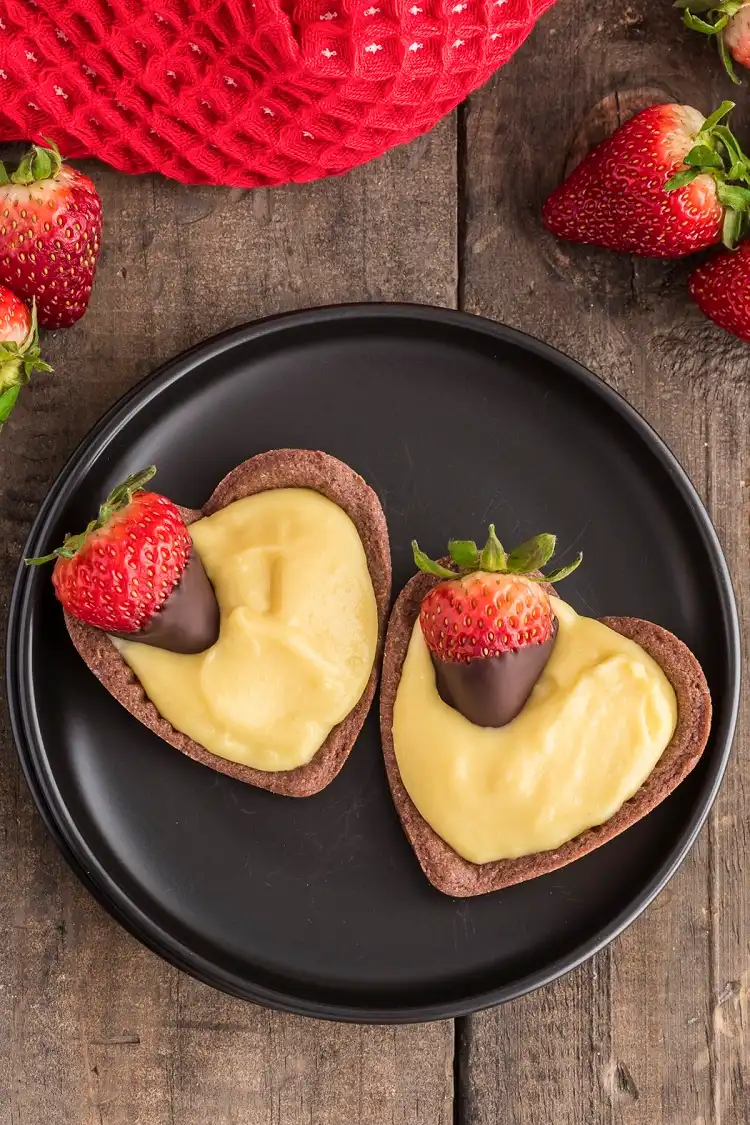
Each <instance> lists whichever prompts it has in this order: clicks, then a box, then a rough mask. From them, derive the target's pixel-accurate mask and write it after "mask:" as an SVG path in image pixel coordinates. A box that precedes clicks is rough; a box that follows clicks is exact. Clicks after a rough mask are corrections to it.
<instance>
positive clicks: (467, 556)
mask: <svg viewBox="0 0 750 1125" xmlns="http://www.w3.org/2000/svg"><path fill="white" fill-rule="evenodd" d="M412 550H413V552H414V561H415V563H416V564H417V566H418V567H419V569H420V570H422V571H424V572H425V573H426V574H431V575H434V576H435V577H436V578H439V579H441V580H442V581H440V582H437V583H436V584H435V585H434V586H433V587H432V589H431V590H430V591H429V593H427V594H426V595H425V597H424V599H423V601H422V606H421V609H420V613H419V622H420V626H421V629H422V634H423V636H424V639H425V643H426V645H427V648H428V649H429V652H430V656H431V658H432V664H433V667H434V669H435V682H436V686H437V690H438V693H439V695H440V698H441V699H442V700H443V702H444V703H447V704H448V706H450V707H453V708H455V710H456V711H459V712H460V713H461V714H462V715H463V716H464V718H466V719H468V720H469V722H472V723H474V724H475V725H476V726H480V727H502V726H505V725H506V724H507V723H509V722H511V721H512V720H513V719H515V717H516V716H517V715H518V714H519V712H520V711H521V709H522V707H523V706H524V704H525V703H526V700H527V699H528V698H529V696H530V695H531V691H532V689H533V687H534V684H535V683H536V682H537V680H538V679H539V677H540V676H541V674H542V672H543V670H544V667H545V665H546V663H547V661H548V660H549V658H550V655H551V653H552V649H553V647H554V644H555V637H556V634H557V619H556V617H555V615H554V612H553V609H552V605H551V602H550V599H549V595H548V593H547V590H546V589H545V584H551V583H554V582H559V581H560V580H561V579H562V578H566V577H567V576H568V575H569V574H571V573H572V572H573V571H574V570H575V569H576V567H577V566H578V565H579V564H580V562H581V559H582V558H583V556H582V555H579V556H578V558H576V559H575V560H574V561H573V562H572V563H570V564H569V565H568V566H564V567H562V568H561V569H559V570H556V571H555V572H554V573H552V574H546V575H545V574H542V573H541V567H543V566H545V565H546V564H547V563H548V562H549V560H550V559H551V558H552V555H553V554H554V551H555V536H554V535H537V536H535V537H534V538H533V539H530V540H528V542H526V543H522V544H521V546H520V547H516V548H515V550H513V551H511V552H510V553H508V554H506V552H505V550H504V549H503V547H502V544H501V543H500V541H499V540H498V538H497V535H496V534H495V528H494V525H490V531H489V537H488V539H487V543H486V544H485V546H484V548H483V549H482V550H481V551H480V550H479V549H478V548H477V545H476V543H474V542H473V541H465V540H451V541H450V543H449V544H448V551H449V558H448V559H446V560H443V561H442V562H433V560H432V559H430V558H428V557H427V555H425V554H424V552H423V551H420V549H419V546H418V544H417V543H416V541H414V542H413V543H412Z"/></svg>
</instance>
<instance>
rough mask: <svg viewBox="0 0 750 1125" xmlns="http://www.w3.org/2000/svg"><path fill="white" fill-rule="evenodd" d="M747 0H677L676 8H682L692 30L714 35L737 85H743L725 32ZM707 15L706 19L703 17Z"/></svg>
mask: <svg viewBox="0 0 750 1125" xmlns="http://www.w3.org/2000/svg"><path fill="white" fill-rule="evenodd" d="M746 4H747V0H724V2H723V3H722V2H721V0H719V3H717V2H716V0H675V5H674V6H675V8H679V9H681V10H682V22H683V23H684V24H685V27H687V28H689V29H690V31H699V32H700V33H701V35H713V36H715V37H716V43H717V46H718V48H719V55H720V56H721V61H722V62H723V64H724V69H725V70H726V72H727V74H728V75H729V77H730V78H731V79H732V81H733V82H734V84H735V86H741V85H742V81H741V79H739V78H738V77H737V72H736V71H735V69H734V62H733V60H732V56H731V54H730V52H729V49H728V47H727V43H726V39H725V37H724V32H725V30H726V29H727V27H728V26H729V24H730V22H731V21H732V19H733V17H734V16H736V15H737V13H738V12H739V10H740V8H744V7H745V5H746ZM702 16H705V17H706V18H705V19H702V18H701V17H702Z"/></svg>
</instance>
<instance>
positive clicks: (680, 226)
mask: <svg viewBox="0 0 750 1125" xmlns="http://www.w3.org/2000/svg"><path fill="white" fill-rule="evenodd" d="M732 108H733V105H732V103H731V102H724V103H723V105H722V106H721V107H720V108H719V109H718V110H717V111H716V113H714V114H712V115H711V117H709V118H708V119H705V118H704V117H703V116H702V115H701V114H700V113H698V111H697V110H695V109H692V108H691V107H690V106H684V105H655V106H651V107H649V108H648V109H644V110H643V111H642V112H641V113H638V114H636V116H635V117H633V118H631V119H630V120H629V121H626V122H625V124H624V125H622V126H620V128H619V129H618V130H617V131H616V132H615V133H613V135H612V136H611V137H608V138H607V139H606V140H604V141H602V143H601V144H599V145H597V147H596V148H594V149H593V150H592V151H591V152H590V153H589V154H588V156H586V157H585V158H584V160H583V161H582V163H581V164H579V165H578V167H577V168H576V169H575V170H574V171H573V172H572V173H571V175H570V176H569V177H568V179H567V180H566V181H565V183H563V184H562V185H561V186H560V187H559V188H557V190H556V191H554V192H553V193H552V195H550V197H549V198H548V199H547V201H546V203H545V204H544V209H543V221H544V224H545V226H546V227H548V229H549V230H551V231H552V233H553V234H556V235H557V236H558V237H559V238H567V239H570V241H572V242H584V243H588V244H591V245H593V246H603V247H604V248H605V249H607V250H619V251H622V252H624V253H628V254H640V255H643V256H645V257H655V258H679V257H682V256H683V255H685V254H693V253H695V251H697V250H704V249H705V248H706V247H708V246H713V245H714V243H716V242H719V241H721V239H722V237H723V238H724V241H725V243H726V244H727V245H728V246H729V245H733V244H734V242H736V240H737V237H738V235H739V232H740V228H741V226H742V223H743V219H744V216H745V214H746V212H747V210H748V207H750V190H748V186H750V165H748V163H747V161H746V158H745V157H744V155H743V153H742V151H741V150H740V148H739V145H738V144H737V142H736V140H735V139H734V137H733V136H732V134H731V132H730V131H729V129H728V128H727V127H726V126H723V125H721V124H720V122H721V120H722V118H723V117H725V116H726V114H727V113H728V112H729V111H730V109H732ZM729 180H733V181H736V182H735V183H730V182H728V181H729Z"/></svg>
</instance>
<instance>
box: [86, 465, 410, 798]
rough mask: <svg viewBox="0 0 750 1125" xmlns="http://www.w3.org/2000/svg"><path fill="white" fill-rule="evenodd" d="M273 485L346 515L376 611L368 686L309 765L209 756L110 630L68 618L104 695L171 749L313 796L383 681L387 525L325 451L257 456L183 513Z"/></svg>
mask: <svg viewBox="0 0 750 1125" xmlns="http://www.w3.org/2000/svg"><path fill="white" fill-rule="evenodd" d="M276 488H309V489H312V490H313V491H315V492H320V493H321V494H322V495H323V496H326V497H327V498H328V499H329V500H332V501H333V502H334V504H338V506H339V507H340V508H342V509H343V510H344V511H345V512H346V514H347V515H348V516H349V518H350V519H351V520H352V522H353V523H354V525H355V527H356V528H357V531H358V532H359V536H360V539H361V540H362V545H363V547H364V550H365V555H366V557H367V567H368V570H369V572H370V578H371V580H372V586H373V590H374V592H375V602H376V605H377V610H378V649H377V654H376V657H375V661H374V663H373V667H372V672H371V674H370V679H369V680H368V682H367V686H366V688H365V690H364V692H363V693H362V695H361V697H360V699H359V702H358V703H357V705H356V706H355V707H354V708H353V709H352V710H351V711H350V712H349V714H348V715H347V716H346V718H345V719H343V720H342V721H341V722H340V723H338V724H337V726H335V727H334V728H333V730H332V731H331V733H330V734H329V735H328V738H327V739H326V740H325V742H324V743H323V745H322V746H321V747H320V749H319V750H318V752H317V753H316V754H315V756H314V757H313V758H312V760H311V761H310V762H308V763H307V765H304V766H298V767H297V768H296V769H293V770H285V771H282V772H278V773H269V772H268V771H266V770H257V769H253V768H252V767H250V766H243V765H239V764H238V763H236V762H230V761H227V760H226V759H224V758H220V757H219V756H218V755H216V754H212V753H211V752H210V751H209V750H206V748H205V747H204V746H201V745H200V744H199V743H197V742H194V741H193V740H192V739H191V738H188V736H187V735H185V734H182V733H181V732H180V731H178V730H176V729H175V728H174V727H173V726H172V724H171V723H169V722H167V720H166V719H164V718H162V716H161V715H160V714H159V712H158V711H157V709H156V707H155V706H154V704H153V703H152V702H151V700H150V699H149V698H148V696H147V695H146V693H145V691H144V690H143V687H142V686H141V683H140V681H139V680H138V678H137V677H136V675H135V673H134V672H132V671H131V669H130V668H129V666H128V665H127V664H126V663H125V661H124V660H123V658H122V656H121V655H120V653H119V652H118V651H117V649H116V648H115V646H114V644H113V643H112V641H111V640H110V639H109V637H108V636H107V634H106V633H103V632H102V631H101V630H100V629H95V628H93V627H92V626H90V625H85V624H84V623H83V622H82V621H78V620H77V619H76V618H73V617H70V616H68V614H66V615H65V623H66V625H67V628H68V633H69V634H70V637H71V640H72V641H73V644H74V645H75V647H76V648H77V650H78V652H79V653H80V655H81V656H82V658H83V660H84V661H85V662H86V664H87V665H88V666H89V668H90V669H91V671H92V672H93V673H94V675H95V676H96V677H97V679H98V680H99V681H100V682H101V683H102V684H103V685H104V687H105V688H106V689H107V691H108V692H109V693H110V694H111V695H113V696H114V697H115V699H116V700H117V701H118V702H119V703H121V704H122V706H123V707H124V708H125V709H126V710H127V711H129V712H130V713H131V715H134V716H135V718H136V719H139V720H140V722H142V723H143V724H144V726H147V727H148V728H149V729H150V730H152V731H154V733H155V734H158V735H159V737H160V738H163V739H164V741H165V742H168V743H169V744H170V746H174V747H175V749H177V750H180V751H181V752H182V753H183V754H187V755H188V757H189V758H193V759H194V760H195V761H196V762H202V763H203V765H205V766H210V767H211V769H214V770H217V771H218V772H219V773H225V774H228V775H229V776H230V777H234V778H236V779H237V780H238V781H244V782H246V783H247V784H248V785H255V786H258V787H259V788H260V789H269V790H271V792H272V793H279V794H282V795H283V796H286V797H309V796H312V794H313V793H318V792H320V790H321V789H324V788H325V786H326V785H328V783H329V782H330V781H332V780H333V779H334V777H335V776H336V774H337V773H338V772H339V770H340V769H341V767H342V766H343V764H344V762H345V761H346V759H347V757H348V756H349V751H350V750H351V748H352V746H353V745H354V742H355V740H356V738H357V735H358V734H359V732H360V730H361V728H362V724H363V723H364V721H365V718H366V717H367V712H368V711H369V709H370V704H371V703H372V698H373V695H374V694H375V687H376V684H377V679H378V669H379V666H380V657H381V653H382V647H383V637H384V634H385V626H386V620H387V614H388V604H389V601H390V594H391V553H390V545H389V541H388V527H387V525H386V522H385V515H384V514H383V509H382V507H381V505H380V501H379V500H378V497H377V496H376V494H375V493H374V492H373V490H372V489H371V488H370V487H369V485H368V484H367V483H366V482H365V481H364V480H363V479H362V477H360V476H358V474H357V473H355V472H354V470H353V469H351V468H349V466H348V465H345V464H344V462H343V461H339V460H338V459H337V458H335V457H331V456H330V454H328V453H320V452H316V451H313V450H308V449H275V450H272V451H271V452H269V453H260V454H258V455H257V456H256V457H251V458H250V460H249V461H244V462H243V463H242V464H241V465H238V466H237V468H236V469H233V470H232V471H231V473H229V474H228V475H227V476H226V477H224V479H223V480H222V481H221V482H220V483H219V484H218V485H217V486H216V488H215V489H214V491H213V493H212V495H211V497H210V498H209V500H208V501H207V502H206V503H205V504H204V506H203V508H202V509H200V510H194V509H189V508H181V509H180V510H181V512H182V515H183V518H184V519H185V522H186V523H188V524H190V523H194V522H195V521H196V520H198V519H201V518H202V517H203V516H210V515H213V514H214V513H215V512H218V511H220V510H221V509H222V508H226V507H227V506H228V505H229V504H231V503H233V502H234V501H235V500H241V499H243V498H244V497H246V496H255V495H256V494H257V493H259V492H267V491H269V490H271V489H276Z"/></svg>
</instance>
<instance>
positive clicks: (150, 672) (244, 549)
mask: <svg viewBox="0 0 750 1125" xmlns="http://www.w3.org/2000/svg"><path fill="white" fill-rule="evenodd" d="M190 534H191V536H192V538H193V544H194V548H195V550H196V551H197V552H198V554H199V556H200V559H201V561H202V563H203V566H204V567H205V570H206V573H207V574H208V576H209V578H210V579H211V582H212V583H213V586H214V590H215V591H216V596H217V600H218V603H219V609H220V612H221V627H220V634H219V639H218V641H217V642H216V644H215V645H213V646H212V647H211V648H209V649H207V650H206V651H205V652H202V653H199V654H198V655H197V656H186V655H182V654H180V653H174V652H167V651H166V650H164V649H159V648H153V647H150V646H148V645H144V644H139V643H137V642H134V641H120V640H118V641H115V643H116V644H117V647H118V649H119V651H120V652H121V653H122V655H123V657H124V659H125V660H126V661H127V663H128V664H129V665H130V667H131V668H132V669H133V671H134V672H135V674H136V676H137V677H138V679H139V680H140V681H141V684H142V685H143V688H144V690H145V692H146V694H147V695H148V697H149V699H150V700H151V701H152V703H154V705H155V706H156V708H157V710H158V711H159V712H160V714H161V715H162V716H163V717H164V718H165V719H167V720H168V721H169V722H170V723H171V724H172V725H173V726H174V727H176V729H177V730H179V731H182V732H183V733H184V734H186V735H188V736H189V737H190V738H192V739H193V740H194V741H195V742H198V743H200V744H201V745H202V746H205V747H206V749H207V750H210V751H211V752H212V753H213V754H218V755H219V756H220V757H222V758H227V759H229V760H230V761H232V762H240V763H242V764H243V765H247V766H253V767H255V768H256V769H261V770H269V771H276V770H290V769H294V768H295V767H296V766H302V765H304V764H305V763H307V762H309V761H310V759H311V758H312V757H313V756H314V755H315V753H316V751H317V750H318V749H319V748H320V746H321V745H322V744H323V742H324V741H325V739H326V738H327V736H328V734H329V733H330V731H331V729H332V727H334V726H335V725H336V724H337V723H339V722H340V721H341V720H342V719H343V718H345V716H346V715H348V714H349V712H350V711H351V710H352V708H353V707H354V706H355V705H356V704H357V702H358V701H359V698H360V696H361V695H362V692H363V691H364V689H365V686H366V684H367V681H368V679H369V677H370V673H371V671H372V666H373V662H374V660H375V654H376V649H377V640H378V616H377V606H376V603H375V594H374V592H373V588H372V582H371V580H370V574H369V571H368V569H367V559H366V556H365V551H364V548H363V546H362V541H361V539H360V537H359V533H358V532H357V529H356V527H355V526H354V524H353V523H352V521H351V519H350V518H349V516H348V515H347V514H346V513H345V512H344V511H343V510H342V509H341V508H339V507H338V506H337V505H336V504H334V503H333V502H332V501H331V500H328V499H327V498H326V497H324V496H322V495H320V493H318V492H313V491H311V490H309V489H304V488H288V489H274V490H272V491H268V492H262V493H259V494H258V495H256V496H250V497H247V498H246V499H243V500H237V501H235V503H233V504H230V505H228V506H227V507H226V508H224V509H222V510H221V511H219V512H216V513H215V514H214V515H212V516H207V517H205V518H204V519H201V520H198V521H197V522H196V523H194V524H192V525H191V527H190Z"/></svg>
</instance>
